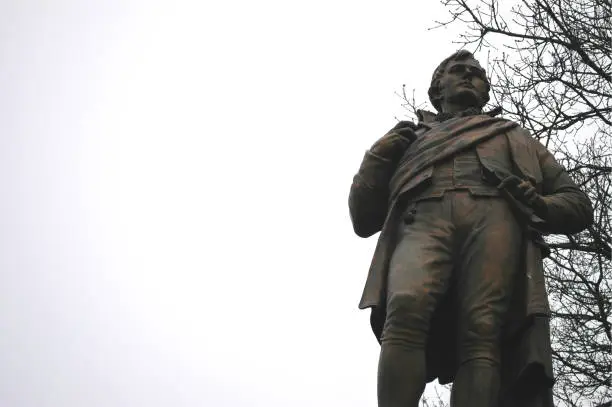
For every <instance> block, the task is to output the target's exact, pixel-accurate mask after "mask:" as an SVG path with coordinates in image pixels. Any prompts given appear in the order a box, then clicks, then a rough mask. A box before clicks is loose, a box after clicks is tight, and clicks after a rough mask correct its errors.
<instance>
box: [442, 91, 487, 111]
mask: <svg viewBox="0 0 612 407" xmlns="http://www.w3.org/2000/svg"><path fill="white" fill-rule="evenodd" d="M482 101H483V98H481V97H480V95H479V94H478V93H477V92H475V91H473V90H470V89H465V90H461V91H459V92H457V93H456V94H454V95H453V96H452V97H451V98H450V102H452V103H453V104H454V105H457V106H462V107H463V108H465V109H469V108H471V107H475V108H478V109H480V108H482V107H483V105H484V103H482Z"/></svg>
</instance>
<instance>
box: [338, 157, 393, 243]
mask: <svg viewBox="0 0 612 407" xmlns="http://www.w3.org/2000/svg"><path fill="white" fill-rule="evenodd" d="M394 170H395V165H394V161H392V160H389V159H386V158H384V157H382V156H380V155H377V154H374V153H372V152H370V151H367V152H366V154H365V156H364V157H363V161H362V163H361V167H360V168H359V172H357V174H356V175H355V176H354V177H353V184H352V185H351V191H350V193H349V211H350V214H351V221H352V222H353V229H354V230H355V233H356V234H357V235H358V236H360V237H369V236H372V235H373V234H374V233H376V232H378V231H380V230H381V229H382V226H383V224H384V222H385V218H386V216H387V201H388V198H389V180H390V179H391V176H392V175H393V171H394Z"/></svg>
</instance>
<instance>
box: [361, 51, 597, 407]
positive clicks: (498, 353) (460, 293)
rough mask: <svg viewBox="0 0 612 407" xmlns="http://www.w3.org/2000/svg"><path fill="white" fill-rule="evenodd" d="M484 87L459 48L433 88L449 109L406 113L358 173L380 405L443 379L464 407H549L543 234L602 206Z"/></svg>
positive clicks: (403, 404) (401, 401)
mask: <svg viewBox="0 0 612 407" xmlns="http://www.w3.org/2000/svg"><path fill="white" fill-rule="evenodd" d="M488 93H489V82H488V80H487V77H486V74H485V71H484V69H483V68H482V67H481V66H480V64H479V63H478V61H476V60H475V59H474V57H473V55H472V54H471V53H469V52H467V51H459V52H457V53H455V54H453V55H451V56H450V57H449V58H447V59H445V60H444V61H443V62H442V63H441V64H440V66H438V68H437V69H436V70H435V72H434V75H433V77H432V82H431V87H430V89H429V97H430V100H431V102H432V104H433V106H434V107H435V108H436V109H437V110H438V112H439V113H438V114H433V113H430V112H425V111H420V112H419V119H420V120H419V122H418V124H414V123H412V122H400V123H398V124H397V125H396V126H395V127H394V128H393V129H391V130H390V131H389V132H388V133H387V134H385V135H384V136H383V137H382V138H380V139H379V140H378V141H377V142H375V143H374V145H373V146H372V147H371V148H370V149H369V150H368V151H367V152H366V154H365V157H364V158H363V162H362V164H361V167H360V168H359V172H358V173H357V174H356V175H355V177H354V179H353V184H352V186H351V190H350V195H349V208H350V215H351V220H352V222H353V227H354V230H355V233H356V234H357V235H359V236H361V237H368V236H371V235H373V234H374V233H376V232H378V231H380V232H381V233H380V236H379V239H378V244H377V247H376V250H375V253H374V257H373V259H372V263H371V266H370V271H369V274H368V278H367V281H366V285H365V288H364V291H363V296H362V299H361V303H360V308H362V309H363V308H371V310H372V314H371V325H372V329H373V331H374V334H375V335H376V338H377V339H378V340H379V342H380V343H381V352H380V361H379V370H378V405H379V406H380V407H417V405H418V401H419V398H420V396H421V394H422V392H423V390H424V388H425V383H426V382H428V381H431V380H434V379H436V378H437V379H438V380H439V381H440V382H441V383H449V382H451V381H452V382H453V390H452V393H451V405H453V406H455V407H468V406H469V407H498V406H499V407H510V406H511V407H552V392H551V386H552V384H553V374H552V359H551V349H550V334H549V318H550V309H549V306H548V299H547V297H546V291H545V285H544V275H543V269H542V259H543V258H544V257H546V256H547V255H548V250H547V247H546V244H545V242H544V240H543V239H542V235H544V234H547V233H564V234H572V233H577V232H580V231H581V230H583V229H585V228H586V227H587V226H588V225H589V224H591V223H592V221H593V209H592V207H591V203H590V201H589V199H588V198H587V196H586V195H585V194H584V193H583V192H582V191H580V189H579V188H578V186H577V185H576V184H575V183H574V182H573V181H572V179H571V178H570V176H569V175H568V173H567V172H566V171H565V169H564V168H563V167H562V166H561V165H560V164H559V163H558V162H557V161H556V160H555V158H554V157H553V155H552V154H551V153H550V152H549V151H548V150H547V149H546V148H545V147H544V146H543V145H542V144H541V143H539V142H538V141H537V140H535V139H534V138H532V137H531V135H530V134H529V133H528V132H527V131H526V130H524V129H522V128H521V127H520V126H519V125H518V124H517V123H514V122H512V121H509V120H505V119H502V118H496V117H494V116H495V114H494V113H483V111H482V108H483V107H484V105H485V104H486V103H487V101H488V99H489V97H488Z"/></svg>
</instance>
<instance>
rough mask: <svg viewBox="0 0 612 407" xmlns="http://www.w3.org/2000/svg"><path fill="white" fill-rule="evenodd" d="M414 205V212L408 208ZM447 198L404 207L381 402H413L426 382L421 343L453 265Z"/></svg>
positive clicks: (400, 405)
mask: <svg viewBox="0 0 612 407" xmlns="http://www.w3.org/2000/svg"><path fill="white" fill-rule="evenodd" d="M412 210H414V213H411V211H412ZM449 216H450V207H449V205H448V204H447V202H446V199H437V200H429V201H421V202H418V203H417V204H416V205H415V206H413V207H411V209H408V211H407V217H405V219H406V221H405V222H404V224H403V225H400V228H399V229H400V235H399V236H398V239H399V240H398V244H397V246H396V248H395V251H394V253H393V256H392V258H391V263H390V266H389V279H388V292H387V318H386V321H385V326H384V329H383V334H382V339H381V342H382V344H381V353H380V361H379V369H378V405H379V407H417V405H418V402H419V398H420V397H421V395H422V393H423V390H424V388H425V380H426V377H425V375H426V369H425V343H426V341H427V333H428V331H429V324H430V320H431V317H432V314H433V311H434V309H435V307H436V304H437V303H438V302H439V300H440V298H441V297H442V296H443V294H444V293H445V292H446V291H447V288H448V285H449V279H450V275H451V269H452V257H451V256H452V247H451V246H452V244H451V243H452V224H451V223H450V222H449Z"/></svg>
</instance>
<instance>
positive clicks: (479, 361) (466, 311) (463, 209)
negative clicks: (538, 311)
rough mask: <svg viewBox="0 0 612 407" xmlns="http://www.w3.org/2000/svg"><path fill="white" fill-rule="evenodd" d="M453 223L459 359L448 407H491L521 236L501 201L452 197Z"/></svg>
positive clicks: (493, 406)
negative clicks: (454, 229)
mask: <svg viewBox="0 0 612 407" xmlns="http://www.w3.org/2000/svg"><path fill="white" fill-rule="evenodd" d="M453 219H455V225H456V227H457V234H456V238H457V239H458V240H457V250H458V254H459V256H458V257H459V258H460V259H461V260H460V261H461V267H460V269H459V272H458V273H457V275H456V278H457V290H458V311H459V316H458V318H459V320H458V322H459V325H458V326H459V331H458V340H459V343H458V356H459V360H458V362H459V369H458V371H457V374H456V377H455V382H454V383H453V391H452V393H451V405H452V406H453V407H496V406H497V400H498V397H499V385H500V383H499V381H500V371H499V369H500V341H501V330H502V325H503V321H504V318H505V316H506V312H507V310H508V306H509V304H510V296H511V294H512V282H513V278H514V275H515V273H516V272H517V270H518V266H519V262H520V259H521V247H522V241H521V239H522V232H521V227H520V225H519V224H518V223H517V222H516V220H515V218H514V217H513V216H512V213H511V212H510V208H509V206H508V203H507V202H506V201H505V200H503V199H501V198H486V197H471V196H469V195H467V194H464V195H459V194H457V195H455V200H454V201H453Z"/></svg>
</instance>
